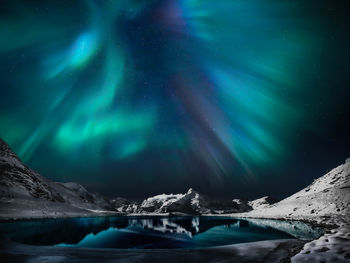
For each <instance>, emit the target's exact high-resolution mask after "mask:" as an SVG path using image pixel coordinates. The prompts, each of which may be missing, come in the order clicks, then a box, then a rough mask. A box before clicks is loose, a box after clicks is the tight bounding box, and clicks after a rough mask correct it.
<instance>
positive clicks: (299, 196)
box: [235, 159, 350, 263]
mask: <svg viewBox="0 0 350 263" xmlns="http://www.w3.org/2000/svg"><path fill="white" fill-rule="evenodd" d="M253 206H254V205H253ZM235 216H237V214H236V215H235ZM240 216H244V217H257V218H273V219H279V218H282V219H293V220H306V221H311V222H317V223H321V224H332V225H335V226H337V227H336V228H335V229H333V230H331V231H327V232H326V233H325V234H324V235H323V236H321V237H320V238H319V239H316V240H313V241H311V242H309V243H307V244H305V246H304V248H303V249H302V251H301V252H300V253H298V254H297V255H295V256H294V257H292V259H291V261H292V263H299V262H349V261H350V159H347V160H346V161H345V163H344V164H342V165H340V166H338V167H337V168H335V169H333V170H331V171H330V172H329V173H327V174H326V175H324V176H322V177H320V178H318V179H316V180H314V182H313V183H312V184H311V185H309V186H308V187H306V188H304V189H303V190H301V191H299V192H297V193H295V194H294V195H292V196H290V197H288V198H286V199H284V200H282V201H280V202H278V203H275V204H272V205H268V206H264V207H257V208H256V209H254V210H253V211H251V212H248V213H243V214H240Z"/></svg>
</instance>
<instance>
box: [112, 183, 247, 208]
mask: <svg viewBox="0 0 350 263" xmlns="http://www.w3.org/2000/svg"><path fill="white" fill-rule="evenodd" d="M238 200H240V199H235V200H233V201H232V200H231V201H230V200H228V201H227V200H226V201H223V200H213V199H212V198H209V197H207V196H205V195H203V194H201V193H199V192H197V191H195V190H193V189H192V188H190V189H189V190H188V191H187V192H186V193H184V194H160V195H156V196H152V197H149V198H147V199H145V200H143V201H142V202H141V203H140V204H136V203H133V204H128V205H126V206H123V208H122V209H120V208H119V209H117V210H118V211H124V212H127V213H142V214H144V213H145V214H147V213H152V214H163V213H183V214H192V215H199V214H223V213H234V212H246V211H250V210H251V207H250V206H249V205H247V203H246V202H244V201H241V202H240V201H238Z"/></svg>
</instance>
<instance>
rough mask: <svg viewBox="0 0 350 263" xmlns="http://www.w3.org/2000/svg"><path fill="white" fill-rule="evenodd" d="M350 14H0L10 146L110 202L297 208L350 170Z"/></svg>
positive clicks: (337, 5)
mask: <svg viewBox="0 0 350 263" xmlns="http://www.w3.org/2000/svg"><path fill="white" fill-rule="evenodd" d="M345 3H346V2H345V1H304V0H285V1H272V0H271V1H270V0H268V1H259V0H245V1H238V0H237V1H236V0H222V1H214V0H203V1H193V0H192V1H190V0H154V1H136V0H129V1H103V0H100V1H98V0H90V1H88V0H86V1H82V0H81V1H65V0H59V1H58V0H57V1H12V0H11V1H10V0H8V1H4V0H1V1H0V36H1V38H0V63H1V64H0V83H1V85H0V88H1V96H0V137H1V138H3V139H4V140H5V141H7V142H8V143H9V144H10V145H11V146H12V148H13V149H14V150H15V151H16V152H17V153H18V155H19V156H20V158H21V159H22V160H24V161H25V162H26V163H27V164H28V165H29V166H30V167H32V168H34V169H36V170H37V171H39V172H40V173H41V174H42V175H43V176H45V177H47V178H50V179H53V180H57V181H77V182H80V183H82V184H83V185H85V186H86V187H87V188H88V189H89V190H92V191H99V192H101V193H104V194H106V195H108V196H124V197H129V198H143V197H145V196H150V195H154V194H158V193H164V192H165V193H170V192H184V191H186V190H187V189H188V188H190V187H193V188H195V189H197V190H198V191H201V192H203V193H205V194H208V195H211V196H216V197H219V198H228V197H230V198H231V197H247V198H256V197H260V196H262V195H273V196H276V197H280V198H281V197H285V196H287V195H289V194H291V193H293V192H295V191H297V190H299V189H301V188H303V187H305V186H306V185H307V184H309V183H311V182H312V180H313V179H315V178H317V177H319V176H321V175H323V174H324V173H325V172H326V171H327V170H330V169H332V168H334V167H336V166H337V165H340V164H342V163H343V162H344V160H345V158H347V157H350V136H349V134H350V124H349V119H350V106H349V101H350V52H349V47H350V32H349V29H350V14H349V12H347V10H346V8H345Z"/></svg>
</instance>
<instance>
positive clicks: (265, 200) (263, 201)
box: [248, 196, 278, 209]
mask: <svg viewBox="0 0 350 263" xmlns="http://www.w3.org/2000/svg"><path fill="white" fill-rule="evenodd" d="M277 202H278V200H277V199H276V198H273V197H271V196H264V197H261V198H259V199H256V200H253V201H249V202H248V205H249V206H250V207H251V208H252V209H259V208H264V207H268V206H269V205H272V204H274V203H277Z"/></svg>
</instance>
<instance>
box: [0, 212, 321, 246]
mask: <svg viewBox="0 0 350 263" xmlns="http://www.w3.org/2000/svg"><path fill="white" fill-rule="evenodd" d="M321 234H322V229H320V228H315V227H312V226H310V225H308V224H305V223H301V222H287V221H276V220H264V219H236V218H230V217H215V216H211V217H208V216H193V217H192V216H182V217H161V216H119V217H96V218H67V219H44V220H28V221H18V222H4V223H0V235H1V236H2V237H5V238H10V239H12V240H13V241H16V242H18V243H24V244H31V245H45V246H48V245H49V246H60V247H81V248H115V249H162V248H167V249H172V248H184V249H193V248H206V247H215V246H223V245H231V244H238V243H246V242H254V241H262V240H275V239H291V238H298V239H304V240H307V239H313V238H316V237H318V236H320V235H321Z"/></svg>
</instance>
